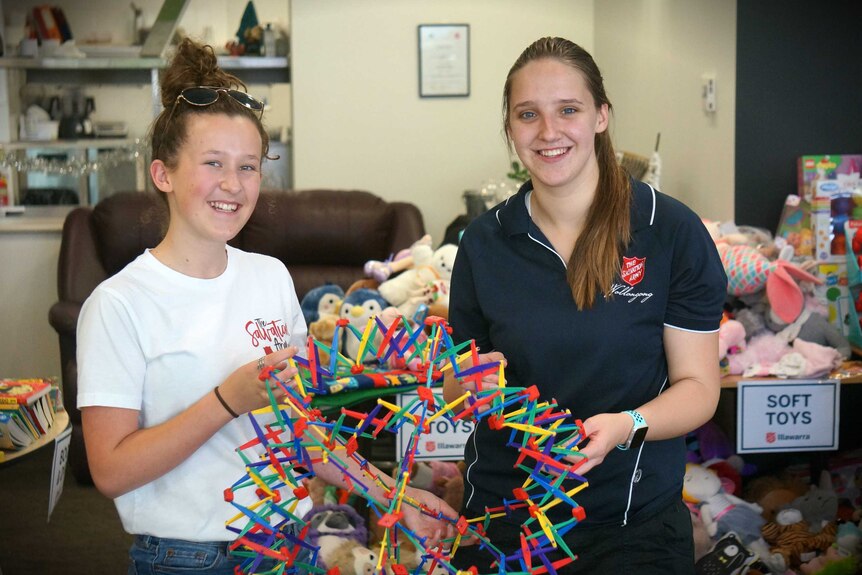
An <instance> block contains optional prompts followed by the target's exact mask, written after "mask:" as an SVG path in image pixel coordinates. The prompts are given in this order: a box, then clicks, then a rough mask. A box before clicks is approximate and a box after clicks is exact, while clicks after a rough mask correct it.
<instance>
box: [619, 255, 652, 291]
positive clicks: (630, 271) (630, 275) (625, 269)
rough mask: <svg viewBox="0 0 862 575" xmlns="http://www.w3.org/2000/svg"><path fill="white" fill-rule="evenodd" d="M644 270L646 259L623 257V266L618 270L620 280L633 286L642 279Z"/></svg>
mask: <svg viewBox="0 0 862 575" xmlns="http://www.w3.org/2000/svg"><path fill="white" fill-rule="evenodd" d="M645 270H646V258H627V257H623V265H622V269H621V270H620V279H622V280H623V281H624V282H626V283H627V284H629V285H630V286H634V285H637V284H639V283H640V281H641V280H642V279H644V271H645Z"/></svg>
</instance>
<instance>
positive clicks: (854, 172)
mask: <svg viewBox="0 0 862 575" xmlns="http://www.w3.org/2000/svg"><path fill="white" fill-rule="evenodd" d="M797 168H798V170H797V172H798V176H797V186H798V192H797V193H798V194H799V197H800V198H802V199H804V200H806V201H809V202H810V201H811V200H812V198H813V197H814V195H815V186H816V183H817V182H818V181H822V180H844V179H845V178H850V179H856V180H858V179H859V173H860V170H862V154H843V155H839V154H826V155H821V156H802V157H800V158H799V159H798V160H797Z"/></svg>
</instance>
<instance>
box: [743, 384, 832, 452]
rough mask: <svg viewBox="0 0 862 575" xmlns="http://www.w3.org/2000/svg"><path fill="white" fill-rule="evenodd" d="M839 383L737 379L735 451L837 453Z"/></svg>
mask: <svg viewBox="0 0 862 575" xmlns="http://www.w3.org/2000/svg"><path fill="white" fill-rule="evenodd" d="M839 385H840V384H839V383H838V382H837V381H834V380H828V381H813V380H809V381H804V380H794V381H793V383H776V382H775V381H754V380H752V381H746V380H742V381H740V382H739V383H738V388H737V389H738V394H737V398H738V399H737V413H736V420H737V433H736V438H737V439H736V443H737V445H736V451H737V453H763V452H770V451H780V452H787V451H824V450H835V449H838V417H837V414H838V407H839V402H840V393H839V387H838V386H839Z"/></svg>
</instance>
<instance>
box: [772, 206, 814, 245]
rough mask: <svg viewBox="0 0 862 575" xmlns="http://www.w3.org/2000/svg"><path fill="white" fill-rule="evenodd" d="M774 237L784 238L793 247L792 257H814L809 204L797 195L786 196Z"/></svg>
mask: <svg viewBox="0 0 862 575" xmlns="http://www.w3.org/2000/svg"><path fill="white" fill-rule="evenodd" d="M775 237H776V238H784V240H785V241H786V242H787V243H788V245H791V246H793V255H794V256H799V257H814V231H813V230H812V229H811V204H810V203H809V202H807V201H806V200H803V199H802V198H801V197H799V196H797V195H794V194H790V195H789V196H787V199H786V200H785V201H784V208H783V209H782V210H781V218H780V219H779V220H778V228H777V229H776V231H775Z"/></svg>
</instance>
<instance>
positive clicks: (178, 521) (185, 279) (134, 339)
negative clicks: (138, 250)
mask: <svg viewBox="0 0 862 575" xmlns="http://www.w3.org/2000/svg"><path fill="white" fill-rule="evenodd" d="M227 255H228V264H227V268H226V269H225V271H224V273H223V274H221V275H220V276H219V277H217V278H213V279H199V278H193V277H189V276H186V275H183V274H181V273H179V272H177V271H174V270H172V269H170V268H169V267H167V266H165V265H163V264H162V263H161V262H159V261H158V260H157V259H156V258H155V257H154V256H153V255H151V254H150V253H149V251H147V252H145V253H143V254H142V255H140V256H139V257H138V258H137V259H135V261H133V262H131V263H130V264H129V265H128V266H126V267H125V268H124V269H123V270H122V271H120V272H119V273H118V274H116V275H114V276H113V277H111V278H108V279H107V280H105V281H104V282H103V283H102V284H101V285H99V286H98V287H97V288H96V290H95V291H93V293H92V295H91V296H90V297H89V298H88V299H87V301H86V302H85V303H84V306H83V309H82V310H81V316H80V319H79V321H78V331H77V334H78V407H79V408H80V407H87V406H108V407H120V408H127V409H135V410H138V411H139V412H140V415H139V421H140V425H141V427H142V428H146V427H152V426H154V425H158V424H160V423H162V422H164V421H166V420H168V419H170V418H171V417H173V416H175V415H177V414H178V413H180V412H182V411H184V410H185V409H187V408H188V407H189V406H190V405H192V404H193V403H195V402H196V401H198V400H199V399H200V398H201V397H203V396H204V395H206V394H207V393H210V392H211V391H212V389H213V388H214V387H215V386H217V385H218V384H220V383H222V382H223V381H224V380H225V378H226V377H227V376H228V375H230V374H231V373H232V372H233V371H234V370H236V369H237V368H238V367H240V366H241V365H243V364H245V363H248V362H250V361H254V360H255V359H257V358H259V357H260V356H262V355H265V354H267V353H270V352H271V351H275V350H277V349H283V348H284V347H286V346H288V345H295V346H298V347H299V349H303V348H304V346H305V339H306V333H307V330H306V326H305V321H304V319H303V316H302V311H301V309H300V306H299V301H298V300H297V297H296V292H295V290H294V286H293V280H292V279H291V277H290V274H289V273H288V271H287V269H286V268H285V267H284V264H282V263H281V262H280V261H279V260H277V259H275V258H271V257H269V256H263V255H259V254H252V253H247V252H243V251H240V250H237V249H234V248H231V247H230V246H228V247H227ZM258 421H259V422H260V423H269V422H270V421H272V418H270V419H268V420H267V421H262V420H261V419H258ZM254 437H255V434H254V430H253V428H252V426H251V423H250V422H249V418H248V416H246V415H242V416H240V417H239V418H238V419H235V420H233V421H231V422H229V423H228V424H227V425H225V426H224V427H223V428H222V429H220V430H219V431H218V432H216V434H215V435H213V437H212V438H211V439H209V440H208V441H207V442H206V443H205V444H203V445H202V446H201V447H200V448H199V449H198V450H197V451H195V452H194V453H193V454H192V455H191V457H189V458H188V459H187V460H185V461H184V462H183V463H181V464H180V465H178V466H177V467H176V468H174V469H172V470H171V471H169V472H168V473H166V474H165V475H163V476H162V477H159V478H158V479H156V480H154V481H152V482H150V483H148V484H146V485H144V486H142V487H139V488H137V489H135V490H133V491H131V492H129V493H126V494H124V495H122V496H120V497H118V498H116V499H115V500H114V502H115V504H116V506H117V510H118V511H119V514H120V518H121V520H122V522H123V527H124V528H125V529H126V531H128V532H129V533H133V534H143V535H154V536H157V537H167V538H176V539H185V540H189V541H226V540H232V539H234V538H235V535H234V534H233V533H232V532H230V531H228V530H227V529H225V521H226V520H228V519H229V518H231V517H232V516H234V515H235V514H236V509H235V508H234V507H232V506H231V505H230V504H229V503H226V502H225V501H224V490H225V489H226V488H228V487H230V486H231V485H232V484H233V483H234V482H235V481H237V480H238V479H240V478H241V477H242V475H243V473H244V472H245V470H244V466H243V462H242V460H241V459H240V457H239V455H238V454H237V453H236V452H235V450H236V448H237V447H238V446H239V445H241V444H243V443H245V442H247V441H248V440H250V439H252V438H254ZM284 495H285V498H286V497H288V496H291V497H292V493H285V494H284ZM255 499H256V497H255V496H254V489H253V488H247V489H242V490H238V491H237V493H236V499H235V501H236V502H237V503H240V504H245V505H248V504H250V503H251V502H253V501H254V500H255ZM310 507H311V501H310V499H308V498H306V500H305V501H303V502H302V503H301V504H300V505H299V507H298V508H297V510H296V511H295V514H296V515H298V516H300V517H302V516H303V515H304V514H305V512H307V511H308V509H310Z"/></svg>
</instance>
